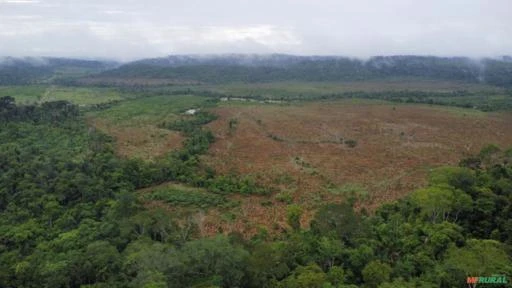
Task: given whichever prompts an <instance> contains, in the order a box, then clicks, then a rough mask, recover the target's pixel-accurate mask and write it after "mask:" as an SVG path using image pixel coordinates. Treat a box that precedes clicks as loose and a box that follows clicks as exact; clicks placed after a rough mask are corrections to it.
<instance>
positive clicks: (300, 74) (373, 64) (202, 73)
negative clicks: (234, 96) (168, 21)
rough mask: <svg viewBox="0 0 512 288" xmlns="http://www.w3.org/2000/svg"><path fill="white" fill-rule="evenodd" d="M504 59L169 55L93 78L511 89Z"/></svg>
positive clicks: (511, 68)
mask: <svg viewBox="0 0 512 288" xmlns="http://www.w3.org/2000/svg"><path fill="white" fill-rule="evenodd" d="M506 59H507V58H502V59H478V60H474V59H470V58H462V57H454V58H442V57H428V56H379V57H372V58H370V59H368V60H359V59H351V58H344V57H327V56H324V57H320V56H289V55H269V56H264V55H223V56H220V55H218V56H215V55H213V56H169V57H167V58H155V59H147V60H140V61H136V62H133V63H128V64H126V65H123V66H121V67H120V68H118V69H114V70H110V71H106V72H104V73H102V74H100V75H98V76H96V77H100V78H101V77H105V78H115V77H120V78H157V79H158V78H160V79H161V78H170V79H174V80H181V81H199V82H203V83H230V82H249V83H257V82H276V81H290V80H295V81H351V80H369V79H385V78H393V77H395V78H396V77H422V78H427V79H443V80H456V81H466V82H471V83H487V84H492V85H498V86H505V87H511V85H512V63H510V61H506Z"/></svg>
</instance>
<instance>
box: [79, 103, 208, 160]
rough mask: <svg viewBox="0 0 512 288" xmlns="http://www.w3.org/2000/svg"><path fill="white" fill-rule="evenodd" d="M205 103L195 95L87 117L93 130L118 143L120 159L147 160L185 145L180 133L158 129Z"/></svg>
mask: <svg viewBox="0 0 512 288" xmlns="http://www.w3.org/2000/svg"><path fill="white" fill-rule="evenodd" d="M205 100H206V98H204V97H198V96H193V95H181V96H155V97H147V98H139V99H134V100H127V101H124V102H122V103H120V104H119V105H116V106H113V107H111V108H109V109H107V110H103V111H99V112H92V113H88V114H87V117H88V119H89V122H90V123H91V124H92V125H93V126H94V127H96V128H98V129H100V130H101V131H103V132H105V133H107V134H109V135H111V136H113V137H114V138H115V139H116V147H117V152H118V154H119V155H121V156H125V157H133V158H140V159H146V160H147V159H153V158H154V157H158V156H161V155H164V154H166V153H168V152H170V151H172V150H173V149H177V148H179V147H181V142H182V141H183V137H182V136H181V135H180V134H179V133H178V132H174V131H169V130H167V129H162V128H158V125H159V124H161V123H162V122H165V121H173V120H176V119H177V118H178V117H179V115H180V114H181V113H182V112H183V111H184V110H186V109H190V108H195V107H199V106H201V105H202V103H204V102H205Z"/></svg>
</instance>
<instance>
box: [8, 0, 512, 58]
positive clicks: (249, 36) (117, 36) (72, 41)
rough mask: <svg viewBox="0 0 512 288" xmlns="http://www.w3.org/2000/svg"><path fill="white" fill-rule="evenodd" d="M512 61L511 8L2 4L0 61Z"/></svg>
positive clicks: (477, 3) (396, 1)
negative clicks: (287, 57)
mask: <svg viewBox="0 0 512 288" xmlns="http://www.w3.org/2000/svg"><path fill="white" fill-rule="evenodd" d="M197 53H208V54H212V53H289V54H301V55H312V54H314V55H343V56H354V57H368V56H372V55H396V54H401V55H403V54H420V55H440V56H471V57H482V56H500V55H511V54H512V0H288V1H285V0H258V1H244V0H219V1H214V0H204V1H198V0H180V1H176V0H169V1H164V0H138V1H135V0H79V1H77V0H0V56H64V57H89V58H91V57H92V58H97V57H100V58H114V59H118V60H132V59H137V58H144V57H157V56H164V55H169V54H197Z"/></svg>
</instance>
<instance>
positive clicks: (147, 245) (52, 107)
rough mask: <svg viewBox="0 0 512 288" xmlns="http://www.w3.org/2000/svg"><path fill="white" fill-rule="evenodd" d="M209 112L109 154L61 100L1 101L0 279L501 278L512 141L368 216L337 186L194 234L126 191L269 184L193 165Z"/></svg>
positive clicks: (69, 283) (217, 190) (153, 282)
mask: <svg viewBox="0 0 512 288" xmlns="http://www.w3.org/2000/svg"><path fill="white" fill-rule="evenodd" d="M213 119H215V115H213V114H210V113H206V112H205V113H200V114H198V115H197V116H196V117H195V118H193V119H191V120H189V121H183V120H179V121H176V122H172V123H162V124H161V126H162V127H165V128H167V129H172V130H176V131H180V132H181V133H183V134H184V136H186V138H185V139H186V140H185V142H184V145H183V148H181V149H180V150H177V151H173V152H171V153H169V154H168V155H166V156H165V157H162V158H161V159H158V161H153V162H143V161H139V160H129V159H124V158H119V157H118V156H116V155H115V153H114V151H113V141H114V140H113V139H111V138H110V137H108V136H106V135H104V134H102V133H101V132H99V131H96V130H95V129H93V128H91V127H89V126H88V125H87V124H86V122H85V120H84V117H83V115H81V111H80V110H79V109H78V107H77V106H75V105H73V104H70V103H68V102H66V101H57V102H48V103H45V104H41V105H35V104H34V105H19V104H17V103H15V101H14V99H13V98H12V97H2V98H0V120H1V121H0V287H147V288H149V287H255V288H256V287H258V288H260V287H283V288H284V287H290V288H292V287H293V288H295V287H304V288H305V287H324V288H327V287H382V288H386V287H463V286H465V285H466V278H467V277H479V276H486V277H490V276H501V275H505V276H507V275H512V259H511V255H512V254H511V251H512V250H511V248H512V246H511V245H512V150H502V149H500V148H499V147H496V146H494V145H489V146H488V147H486V148H484V149H483V150H482V151H481V152H480V154H478V155H474V156H472V157H469V158H467V159H463V160H462V161H461V162H460V165H459V166H457V167H442V168H437V169H434V170H433V171H432V172H431V175H430V179H429V185H428V186H427V187H425V188H423V189H419V190H417V191H412V192H411V193H410V195H409V196H408V197H406V198H404V199H401V200H399V201H396V202H393V203H388V204H384V205H383V206H381V207H380V208H379V209H377V210H376V211H374V212H372V213H369V212H367V211H365V210H364V209H363V210H358V209H354V207H356V205H355V204H356V203H357V199H356V198H350V197H349V199H347V201H346V202H344V203H342V204H336V203H332V204H327V205H324V206H323V207H320V208H319V209H318V210H317V211H316V214H315V215H314V218H313V220H312V221H311V222H310V225H309V227H303V226H301V225H300V223H301V221H300V220H301V217H302V214H303V213H304V211H302V209H301V208H300V207H299V206H295V205H293V204H292V205H289V206H288V208H287V218H288V229H287V231H284V232H283V233H282V234H280V235H278V236H269V235H268V234H267V233H265V231H261V233H259V234H258V235H256V236H254V237H252V238H251V239H245V238H243V237H242V236H241V235H239V234H236V233H231V234H225V233H219V234H218V235H217V236H215V237H210V238H202V237H200V235H199V232H198V229H197V222H196V220H195V219H194V218H193V217H184V216H183V215H180V216H176V217H169V214H168V213H165V211H161V210H159V209H152V210H148V209H146V208H144V207H143V206H142V205H141V203H140V200H139V199H138V197H137V195H136V193H135V190H136V189H139V188H143V187H147V186H150V185H155V184H158V183H163V182H165V181H177V182H183V183H187V184H188V185H193V186H198V187H204V188H205V189H207V190H208V191H209V192H210V193H211V195H216V196H215V197H218V198H215V199H222V197H223V196H225V195H227V194H231V193H245V194H268V193H271V191H269V190H268V188H263V187H259V186H258V185H257V184H256V183H255V182H254V181H253V180H252V179H250V178H240V177H237V176H232V177H227V176H219V175H216V173H215V171H212V170H211V169H209V168H208V167H204V166H203V165H202V164H201V163H200V161H199V156H200V155H201V154H203V153H205V152H206V150H207V149H208V147H209V145H210V144H211V143H212V142H213V141H215V137H214V136H213V134H212V133H211V132H210V131H209V130H208V129H207V128H205V127H204V124H206V123H208V122H209V121H212V120H213ZM208 199H210V198H208ZM208 199H207V200H208ZM215 199H214V200H212V203H213V204H212V205H217V202H216V201H217V200H215ZM219 203H222V201H220V202H219ZM482 287H484V286H483V284H482ZM493 287H511V286H510V284H508V283H507V284H498V285H496V284H493Z"/></svg>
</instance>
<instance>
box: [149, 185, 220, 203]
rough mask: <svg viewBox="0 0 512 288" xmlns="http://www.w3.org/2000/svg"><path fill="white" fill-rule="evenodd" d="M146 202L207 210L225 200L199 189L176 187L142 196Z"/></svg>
mask: <svg viewBox="0 0 512 288" xmlns="http://www.w3.org/2000/svg"><path fill="white" fill-rule="evenodd" d="M144 198H145V199H148V200H160V201H165V202H167V203H169V204H172V205H177V206H197V207H200V208H207V207H209V206H219V205H222V204H224V203H226V199H225V198H224V197H222V196H220V195H217V194H213V193H209V192H206V191H201V190H199V189H183V188H176V187H166V188H159V189H157V190H154V191H151V193H149V194H145V195H144Z"/></svg>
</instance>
